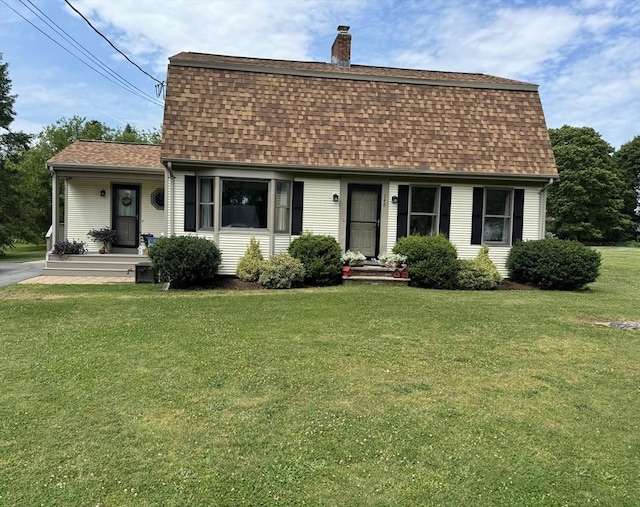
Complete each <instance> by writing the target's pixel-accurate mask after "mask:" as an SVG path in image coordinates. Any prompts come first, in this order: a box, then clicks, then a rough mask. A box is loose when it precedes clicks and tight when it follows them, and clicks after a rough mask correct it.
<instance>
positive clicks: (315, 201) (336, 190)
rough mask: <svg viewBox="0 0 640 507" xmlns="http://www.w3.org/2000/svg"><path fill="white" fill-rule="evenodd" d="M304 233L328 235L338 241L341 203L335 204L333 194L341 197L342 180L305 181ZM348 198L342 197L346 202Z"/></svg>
mask: <svg viewBox="0 0 640 507" xmlns="http://www.w3.org/2000/svg"><path fill="white" fill-rule="evenodd" d="M303 181H304V206H303V213H302V230H303V232H312V233H313V234H316V235H320V234H326V235H329V236H333V237H334V238H336V240H338V238H339V233H340V203H339V202H333V194H338V195H340V180H338V179H335V180H323V179H305V180H303ZM346 198H347V196H346V195H344V196H340V200H344V201H345V202H346Z"/></svg>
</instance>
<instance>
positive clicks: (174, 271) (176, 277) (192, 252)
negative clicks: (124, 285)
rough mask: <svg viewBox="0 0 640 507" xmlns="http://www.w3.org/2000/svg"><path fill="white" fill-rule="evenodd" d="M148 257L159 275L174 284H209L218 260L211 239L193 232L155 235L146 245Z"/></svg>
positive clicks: (218, 263)
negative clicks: (157, 236)
mask: <svg viewBox="0 0 640 507" xmlns="http://www.w3.org/2000/svg"><path fill="white" fill-rule="evenodd" d="M149 258H150V259H151V263H152V266H153V269H154V270H155V272H156V273H157V275H158V279H159V280H160V281H161V282H171V285H173V286H176V287H193V286H202V285H209V284H210V283H211V282H213V280H214V278H215V276H216V274H217V273H218V266H220V261H221V255H220V250H219V249H218V247H217V245H216V244H215V243H214V242H213V241H210V240H208V239H205V238H197V237H194V236H172V237H170V238H158V239H156V240H155V241H154V242H153V246H151V247H150V248H149Z"/></svg>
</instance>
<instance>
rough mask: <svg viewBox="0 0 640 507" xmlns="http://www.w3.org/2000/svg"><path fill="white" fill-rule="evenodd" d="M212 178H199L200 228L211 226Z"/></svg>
mask: <svg viewBox="0 0 640 507" xmlns="http://www.w3.org/2000/svg"><path fill="white" fill-rule="evenodd" d="M213 182H214V179H213V178H200V228H201V229H212V228H213V201H214V199H213Z"/></svg>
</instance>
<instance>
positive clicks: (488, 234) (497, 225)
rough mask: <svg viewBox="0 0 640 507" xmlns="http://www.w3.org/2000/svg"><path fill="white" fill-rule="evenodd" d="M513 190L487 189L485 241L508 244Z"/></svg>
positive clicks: (485, 200) (483, 236)
mask: <svg viewBox="0 0 640 507" xmlns="http://www.w3.org/2000/svg"><path fill="white" fill-rule="evenodd" d="M511 193H512V192H511V190H501V189H492V188H487V189H485V199H484V203H485V204H484V225H483V228H482V230H483V235H482V239H483V241H484V242H485V243H494V244H503V245H508V244H509V242H510V240H511V238H510V230H511Z"/></svg>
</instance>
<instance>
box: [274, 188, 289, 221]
mask: <svg viewBox="0 0 640 507" xmlns="http://www.w3.org/2000/svg"><path fill="white" fill-rule="evenodd" d="M290 194H291V183H289V182H288V181H276V202H275V226H274V229H275V232H289V224H290V223H291V218H290V217H291V211H290V206H291V199H290Z"/></svg>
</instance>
